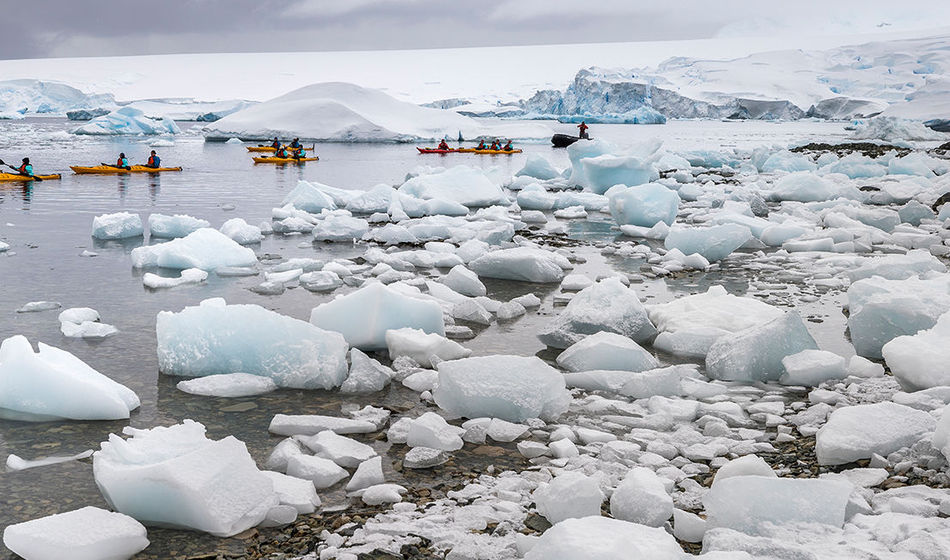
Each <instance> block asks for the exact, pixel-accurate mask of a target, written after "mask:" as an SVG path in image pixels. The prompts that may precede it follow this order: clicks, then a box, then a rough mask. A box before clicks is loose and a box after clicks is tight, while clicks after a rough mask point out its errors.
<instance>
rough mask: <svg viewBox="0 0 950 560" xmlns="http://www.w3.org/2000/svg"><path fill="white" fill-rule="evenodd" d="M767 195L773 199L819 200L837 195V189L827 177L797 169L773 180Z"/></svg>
mask: <svg viewBox="0 0 950 560" xmlns="http://www.w3.org/2000/svg"><path fill="white" fill-rule="evenodd" d="M769 196H770V197H771V198H772V199H773V200H795V201H798V202H821V201H824V200H830V199H832V198H835V197H836V196H838V189H837V188H836V187H835V186H834V184H833V183H831V182H829V181H828V180H827V179H824V178H822V177H819V176H818V175H815V174H814V173H809V172H807V171H799V172H796V173H789V174H788V175H786V176H784V177H782V178H781V179H779V180H778V181H775V184H774V185H772V191H771V193H770V195H769Z"/></svg>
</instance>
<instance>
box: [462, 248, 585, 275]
mask: <svg viewBox="0 0 950 560" xmlns="http://www.w3.org/2000/svg"><path fill="white" fill-rule="evenodd" d="M468 267H469V268H470V269H471V270H472V271H474V272H475V273H476V274H478V275H479V276H482V277H485V278H500V279H502V280H516V281H521V282H538V283H548V282H560V281H561V279H562V278H563V277H564V270H566V269H570V268H572V266H571V264H570V262H568V261H567V259H566V258H565V257H563V256H561V255H558V254H557V253H552V252H550V251H545V250H544V249H535V248H532V247H516V248H513V249H501V250H498V251H492V252H490V253H487V254H485V255H482V256H480V257H478V258H476V259H474V260H472V261H471V262H469V263H468Z"/></svg>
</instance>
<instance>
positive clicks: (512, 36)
mask: <svg viewBox="0 0 950 560" xmlns="http://www.w3.org/2000/svg"><path fill="white" fill-rule="evenodd" d="M795 6H796V7H795V9H791V8H790V5H789V4H786V3H780V2H759V3H751V2H749V1H748V0H719V1H717V2H708V1H707V0H673V1H671V2H666V3H663V4H661V5H660V6H657V5H655V4H652V3H651V4H647V3H643V2H636V1H630V0H598V1H596V2H578V1H577V0H519V1H518V2H502V1H499V0H483V1H481V2H477V3H470V2H466V3H459V2H429V1H422V0H333V1H327V0H165V1H163V2H152V3H145V2H134V1H133V2H129V1H125V2H119V1H117V0H92V1H89V2H76V1H74V0H32V1H31V2H17V3H15V4H13V5H12V6H8V7H6V8H5V9H4V15H5V16H6V18H5V19H7V20H8V21H17V22H28V24H27V25H21V26H12V25H10V26H6V27H5V28H4V32H3V33H2V34H0V58H2V59H11V58H36V57H48V56H104V55H133V54H163V53H184V52H281V51H318V50H364V49H396V48H400V49H406V48H439V47H468V46H488V45H524V44H545V43H577V42H615V41H640V40H644V41H646V40H650V41H653V40H665V39H668V40H678V39H698V38H707V37H714V36H717V35H726V36H737V35H738V36H741V35H754V34H770V35H771V34H776V33H783V32H784V33H802V32H803V31H807V32H810V33H819V34H820V33H847V32H868V31H873V30H875V28H876V26H877V25H880V24H882V23H888V24H891V25H892V26H898V28H908V27H910V28H913V27H915V26H916V27H926V26H929V25H933V23H934V22H938V23H939V22H940V21H947V17H948V16H950V7H945V6H944V5H943V3H938V4H936V5H935V3H934V2H932V1H931V0H905V1H904V2H902V3H901V4H900V5H899V6H897V5H894V4H893V3H892V2H890V1H889V0H888V1H885V0H865V1H862V2H857V1H856V0H839V1H838V2H834V3H829V2H827V0H799V2H797V3H796V4H795ZM891 28H894V27H891Z"/></svg>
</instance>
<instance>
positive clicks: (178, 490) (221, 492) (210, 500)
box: [93, 420, 278, 537]
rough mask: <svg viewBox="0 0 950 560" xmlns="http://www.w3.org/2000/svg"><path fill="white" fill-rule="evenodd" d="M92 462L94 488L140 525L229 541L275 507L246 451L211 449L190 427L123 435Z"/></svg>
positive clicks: (225, 442)
mask: <svg viewBox="0 0 950 560" xmlns="http://www.w3.org/2000/svg"><path fill="white" fill-rule="evenodd" d="M123 433H124V434H126V435H128V436H130V437H129V438H128V439H122V438H121V437H119V436H117V435H115V434H110V435H109V441H106V442H103V443H102V449H101V450H99V451H97V452H96V453H95V454H94V455H93V473H94V474H95V479H96V485H97V486H98V487H99V490H100V491H101V492H102V496H103V497H104V498H105V500H106V502H107V503H108V504H109V505H110V506H111V507H112V508H114V509H115V510H116V511H119V512H121V513H124V514H126V515H129V516H131V517H134V518H135V519H138V520H139V521H141V522H143V523H145V524H146V525H157V526H163V527H178V528H182V529H192V530H197V531H204V532H207V533H211V534H212V535H215V536H219V537H229V536H232V535H236V534H238V533H240V532H241V531H244V530H246V529H249V528H251V527H254V526H255V525H257V524H258V523H260V522H261V521H263V520H264V517H265V515H267V511H268V510H269V509H270V508H271V507H273V506H276V505H277V504H278V498H277V495H276V494H275V493H274V490H273V484H272V483H271V482H270V480H269V479H268V478H267V477H266V476H264V475H263V474H261V472H260V471H259V470H258V469H257V465H255V464H254V460H253V459H252V458H251V456H250V454H249V453H248V452H247V447H245V445H244V443H243V442H241V441H239V440H237V439H235V438H234V437H233V436H228V437H226V438H224V439H221V440H218V441H213V440H210V439H208V438H207V437H206V436H205V427H204V426H203V425H201V424H199V423H197V422H194V421H192V420H185V421H184V422H183V423H182V424H176V425H174V426H169V427H157V428H152V429H150V430H138V429H134V428H130V427H126V428H124V429H123Z"/></svg>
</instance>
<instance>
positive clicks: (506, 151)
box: [459, 148, 521, 154]
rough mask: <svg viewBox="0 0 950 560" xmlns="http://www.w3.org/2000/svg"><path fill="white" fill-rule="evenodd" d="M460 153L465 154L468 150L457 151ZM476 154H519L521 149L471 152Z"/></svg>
mask: <svg viewBox="0 0 950 560" xmlns="http://www.w3.org/2000/svg"><path fill="white" fill-rule="evenodd" d="M459 151H460V152H467V151H468V150H459ZM472 152H474V153H476V154H520V153H521V149H520V148H515V149H514V150H472Z"/></svg>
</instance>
